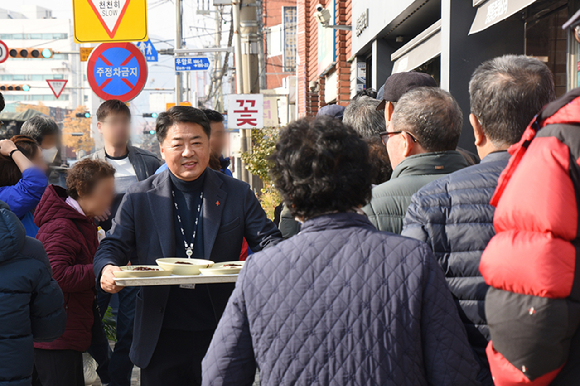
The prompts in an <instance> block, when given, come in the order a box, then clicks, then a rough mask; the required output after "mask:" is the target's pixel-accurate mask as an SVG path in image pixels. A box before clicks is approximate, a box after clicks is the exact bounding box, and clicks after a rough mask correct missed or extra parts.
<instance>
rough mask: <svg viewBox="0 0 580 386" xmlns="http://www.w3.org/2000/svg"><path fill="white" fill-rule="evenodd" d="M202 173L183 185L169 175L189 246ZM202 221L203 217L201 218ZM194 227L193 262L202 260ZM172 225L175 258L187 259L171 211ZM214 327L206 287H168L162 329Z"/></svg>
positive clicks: (199, 232) (200, 227) (199, 238)
mask: <svg viewBox="0 0 580 386" xmlns="http://www.w3.org/2000/svg"><path fill="white" fill-rule="evenodd" d="M205 175H206V172H204V173H203V174H202V175H201V176H199V178H198V179H196V180H194V181H183V180H180V179H179V178H177V177H176V176H174V175H173V173H171V171H170V172H169V176H170V179H171V187H172V189H173V192H174V194H175V201H176V202H177V205H178V206H179V215H180V216H181V221H182V223H183V228H184V230H185V240H186V241H187V244H188V245H189V244H190V243H191V238H192V236H193V228H194V225H195V218H196V216H197V207H198V205H199V203H200V194H201V191H202V189H203V183H204V181H205ZM201 217H203V213H202V214H201ZM201 217H200V221H199V223H198V225H197V233H196V237H195V241H194V246H193V256H192V258H194V259H203V258H204V248H203V221H202V218H201ZM173 219H174V220H173V221H174V229H175V256H176V257H183V258H187V255H186V254H185V246H184V244H183V235H182V234H181V230H180V229H179V220H178V219H177V212H176V209H175V207H174V208H173ZM216 325H217V321H216V319H215V316H214V313H213V307H212V303H211V299H210V297H209V291H208V288H207V285H197V286H196V287H195V289H183V288H179V286H171V290H170V293H169V298H168V300H167V305H166V308H165V317H164V319H163V328H168V329H175V330H185V331H202V330H211V329H214V328H215V327H216Z"/></svg>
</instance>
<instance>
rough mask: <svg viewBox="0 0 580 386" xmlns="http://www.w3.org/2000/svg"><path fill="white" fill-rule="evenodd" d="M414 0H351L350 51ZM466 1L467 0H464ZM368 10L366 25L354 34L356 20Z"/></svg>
mask: <svg viewBox="0 0 580 386" xmlns="http://www.w3.org/2000/svg"><path fill="white" fill-rule="evenodd" d="M415 1H416V0H353V1H352V22H353V33H352V53H353V54H354V53H357V52H359V51H360V49H361V48H362V47H364V46H365V45H366V44H368V43H370V42H371V41H373V40H374V38H375V37H376V36H377V35H378V34H379V33H380V32H382V30H383V29H384V28H385V27H386V26H387V25H388V24H389V23H390V22H392V21H393V19H394V18H396V17H397V16H398V15H399V14H401V13H402V12H403V11H404V10H405V9H407V8H408V7H409V6H410V5H411V4H413V3H414V2H415ZM465 1H467V0H465ZM367 9H368V10H369V19H368V27H367V28H366V29H365V30H363V31H362V33H361V34H360V35H359V36H356V21H357V20H358V18H359V17H360V16H361V15H362V14H363V13H364V12H366V10H367Z"/></svg>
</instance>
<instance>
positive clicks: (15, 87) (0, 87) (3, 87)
mask: <svg viewBox="0 0 580 386" xmlns="http://www.w3.org/2000/svg"><path fill="white" fill-rule="evenodd" d="M0 91H30V86H29V85H27V84H0Z"/></svg>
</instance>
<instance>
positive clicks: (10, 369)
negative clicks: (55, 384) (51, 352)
mask: <svg viewBox="0 0 580 386" xmlns="http://www.w3.org/2000/svg"><path fill="white" fill-rule="evenodd" d="M0 234H1V235H2V237H0V384H1V385H3V386H4V385H6V386H30V384H31V377H32V368H33V363H34V353H33V341H51V340H53V339H56V338H58V337H59V336H60V335H62V333H63V332H64V329H65V324H66V314H65V310H64V307H63V302H64V299H63V295H62V291H61V290H60V288H59V286H58V284H57V283H56V282H55V281H54V280H53V279H52V272H51V269H50V265H49V263H48V258H47V256H46V253H45V252H44V249H43V248H42V244H41V243H40V242H39V241H38V240H35V239H33V238H30V237H26V232H25V230H24V226H23V225H22V223H21V222H20V221H19V220H18V218H17V217H16V215H15V214H14V213H12V212H11V211H10V208H9V207H8V205H6V204H5V203H4V202H1V201H0Z"/></svg>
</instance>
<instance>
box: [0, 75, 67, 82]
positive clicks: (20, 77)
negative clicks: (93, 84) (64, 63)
mask: <svg viewBox="0 0 580 386" xmlns="http://www.w3.org/2000/svg"><path fill="white" fill-rule="evenodd" d="M47 79H67V77H66V76H65V75H63V74H22V75H21V74H2V75H0V81H9V82H22V81H32V82H41V81H43V80H47Z"/></svg>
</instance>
